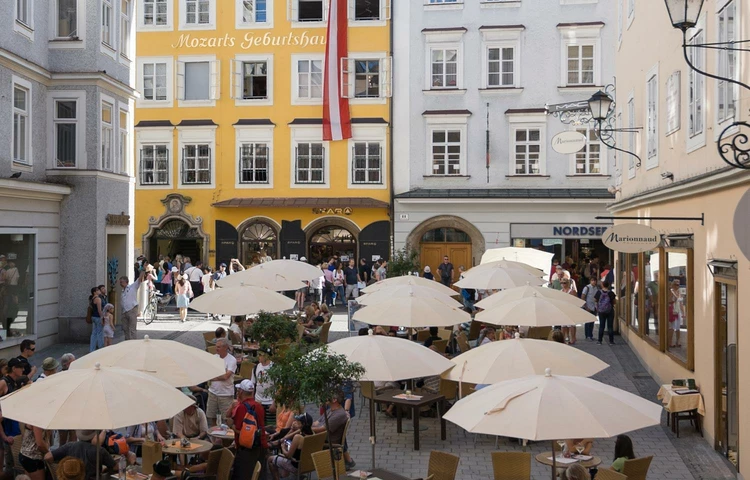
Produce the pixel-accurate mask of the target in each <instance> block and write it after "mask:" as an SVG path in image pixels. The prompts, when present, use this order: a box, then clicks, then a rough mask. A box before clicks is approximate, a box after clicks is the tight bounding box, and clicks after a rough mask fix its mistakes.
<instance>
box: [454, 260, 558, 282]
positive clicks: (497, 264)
mask: <svg viewBox="0 0 750 480" xmlns="http://www.w3.org/2000/svg"><path fill="white" fill-rule="evenodd" d="M485 268H520V269H521V270H525V271H527V272H529V273H531V274H532V275H534V276H537V277H539V278H543V277H545V276H547V275H549V273H544V272H543V271H542V270H539V269H538V268H536V267H532V266H531V265H527V264H525V263H522V262H514V261H512V260H497V261H494V262H488V263H482V264H479V265H477V266H475V267H471V269H470V270H468V271H467V272H466V273H469V272H479V271H482V270H484V269H485ZM464 275H466V274H464Z"/></svg>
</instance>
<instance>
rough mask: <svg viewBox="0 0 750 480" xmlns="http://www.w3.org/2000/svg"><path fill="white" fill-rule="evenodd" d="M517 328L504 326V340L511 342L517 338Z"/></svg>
mask: <svg viewBox="0 0 750 480" xmlns="http://www.w3.org/2000/svg"><path fill="white" fill-rule="evenodd" d="M516 328H517V327H516V326H515V325H505V326H503V340H510V339H513V338H516Z"/></svg>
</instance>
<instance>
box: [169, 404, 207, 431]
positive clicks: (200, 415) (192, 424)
mask: <svg viewBox="0 0 750 480" xmlns="http://www.w3.org/2000/svg"><path fill="white" fill-rule="evenodd" d="M188 398H190V399H191V400H192V401H193V404H192V405H190V406H189V407H187V408H186V409H185V410H183V411H181V412H180V413H178V414H177V415H175V416H174V419H173V420H172V432H173V433H174V434H175V435H176V436H177V438H183V437H187V438H197V439H200V440H203V439H205V438H206V437H207V436H208V420H207V419H206V414H205V413H204V412H203V410H201V409H200V408H198V406H197V403H198V400H197V399H196V398H195V397H194V396H192V395H188Z"/></svg>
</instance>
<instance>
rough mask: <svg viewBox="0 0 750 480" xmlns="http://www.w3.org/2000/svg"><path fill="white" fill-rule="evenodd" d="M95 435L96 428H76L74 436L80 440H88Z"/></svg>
mask: <svg viewBox="0 0 750 480" xmlns="http://www.w3.org/2000/svg"><path fill="white" fill-rule="evenodd" d="M95 436H96V430H76V438H77V439H78V441H80V442H90V441H91V440H92V439H93V438H94V437H95Z"/></svg>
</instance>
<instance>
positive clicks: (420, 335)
mask: <svg viewBox="0 0 750 480" xmlns="http://www.w3.org/2000/svg"><path fill="white" fill-rule="evenodd" d="M428 338H430V331H429V330H427V329H425V330H420V331H418V332H417V341H418V342H422V343H424V341H425V340H427V339H428Z"/></svg>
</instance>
